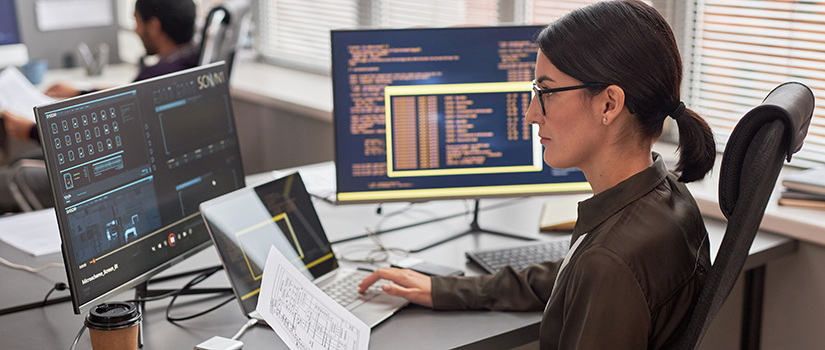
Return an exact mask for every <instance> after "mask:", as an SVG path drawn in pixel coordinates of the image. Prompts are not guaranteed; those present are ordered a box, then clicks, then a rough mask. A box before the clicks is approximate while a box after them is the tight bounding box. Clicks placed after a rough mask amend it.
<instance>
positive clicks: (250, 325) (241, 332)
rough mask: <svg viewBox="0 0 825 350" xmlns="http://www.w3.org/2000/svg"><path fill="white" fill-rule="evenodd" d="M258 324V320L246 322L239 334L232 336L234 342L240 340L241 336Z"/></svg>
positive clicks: (253, 319) (252, 319) (251, 319)
mask: <svg viewBox="0 0 825 350" xmlns="http://www.w3.org/2000/svg"><path fill="white" fill-rule="evenodd" d="M256 323H258V319H257V318H250V319H249V321H246V323H244V324H243V326H241V329H239V330H238V332H237V333H235V335H233V336H232V340H238V338H240V337H241V335H242V334H243V333H244V332H246V330H247V329H249V327H252V326H254V325H255V324H256Z"/></svg>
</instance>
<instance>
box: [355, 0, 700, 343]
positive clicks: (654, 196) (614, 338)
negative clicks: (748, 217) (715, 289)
mask: <svg viewBox="0 0 825 350" xmlns="http://www.w3.org/2000/svg"><path fill="white" fill-rule="evenodd" d="M537 42H538V45H539V48H540V49H539V52H538V57H537V60H536V68H535V77H536V80H535V81H534V86H533V89H534V91H535V95H534V97H533V101H532V102H531V104H530V106H529V108H528V110H527V113H526V116H525V118H526V120H527V121H529V122H530V123H532V124H536V125H538V127H539V136H540V137H541V143H542V145H543V146H544V161H545V163H547V165H549V166H551V167H556V168H572V167H577V168H579V169H581V170H582V171H583V172H584V175H585V177H586V178H587V181H588V182H589V183H590V186H591V188H592V189H593V196H592V197H591V198H589V199H587V200H584V201H582V202H580V203H579V206H578V221H577V222H576V225H575V228H574V230H573V234H572V240H571V247H570V252H569V253H568V255H567V257H565V258H564V260H562V261H553V262H546V263H541V264H537V265H533V266H531V267H528V268H526V269H524V270H523V271H514V270H513V269H512V268H510V267H507V268H505V269H503V270H501V271H500V272H499V273H497V274H495V275H486V276H477V277H428V276H425V275H421V274H419V273H416V272H413V271H410V270H403V269H395V268H383V269H378V270H376V271H375V272H374V273H373V274H372V275H370V276H369V277H367V278H366V279H364V281H363V282H362V283H361V285H360V292H364V291H365V290H366V288H367V287H369V286H370V285H372V284H373V283H375V282H377V281H378V280H379V279H385V280H389V281H391V282H392V283H386V284H383V285H382V289H383V290H384V291H385V292H386V293H388V294H392V295H397V296H401V297H404V298H407V299H409V300H410V301H412V302H414V303H417V304H421V305H424V306H429V307H433V308H435V309H439V310H456V309H489V310H544V314H543V317H542V321H541V327H540V334H539V343H540V347H541V348H542V349H671V348H676V347H678V346H679V344H680V342H681V339H682V338H683V337H684V334H685V331H686V329H687V325H688V323H689V320H690V317H691V310H693V308H694V306H695V303H696V300H697V299H698V297H699V293H700V291H701V290H702V287H703V286H704V284H705V280H706V278H707V271H708V269H709V267H710V258H709V255H710V254H709V247H708V239H707V231H706V229H705V225H704V222H703V220H702V216H701V214H700V212H699V209H698V207H697V205H696V202H695V200H694V199H693V197H692V196H691V195H690V193H689V192H688V189H687V187H686V186H685V185H684V183H686V182H691V181H694V180H698V179H701V178H703V177H704V176H705V174H706V173H708V172H709V171H710V170H711V169H712V167H713V163H714V158H715V155H716V153H715V151H716V149H715V144H714V141H713V136H712V133H711V130H710V127H709V126H708V124H707V123H706V122H705V121H704V120H703V119H702V118H701V117H700V116H699V115H697V114H696V113H695V112H693V111H691V110H690V109H687V108H685V105H684V103H682V102H681V100H680V91H679V90H680V86H681V82H682V81H681V80H682V61H681V57H680V55H679V52H678V49H677V47H676V41H675V40H674V36H673V33H672V31H671V29H670V27H669V26H668V24H667V22H666V21H665V20H664V18H662V16H661V15H660V14H659V13H658V12H657V11H656V10H655V9H654V8H652V7H651V6H649V5H646V4H644V3H643V2H641V1H638V0H618V1H606V2H601V3H597V4H595V5H591V6H588V7H584V8H581V9H578V10H575V11H572V12H570V13H569V14H567V15H566V16H564V17H563V18H561V19H559V20H558V21H556V22H554V23H552V24H550V25H549V26H548V27H546V28H545V29H544V30H542V31H541V33H540V34H539V35H538V39H537ZM668 117H670V118H672V119H674V120H675V121H676V124H677V125H678V128H679V150H680V154H679V162H678V164H677V166H676V172H675V173H674V172H670V171H669V170H668V169H667V168H666V166H665V163H664V161H663V160H662V157H661V156H660V155H659V154H657V153H655V152H652V146H653V143H654V142H655V141H656V140H657V139H658V138H659V136H660V135H661V133H662V126H663V123H664V120H665V119H666V118H668Z"/></svg>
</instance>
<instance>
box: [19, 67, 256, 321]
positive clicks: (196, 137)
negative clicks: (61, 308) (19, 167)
mask: <svg viewBox="0 0 825 350" xmlns="http://www.w3.org/2000/svg"><path fill="white" fill-rule="evenodd" d="M228 85H229V81H228V79H227V73H226V66H225V65H224V63H223V62H220V63H216V64H211V65H207V66H202V67H200V68H193V69H189V70H185V71H181V72H178V73H173V74H170V75H165V76H162V77H158V78H154V79H149V80H144V81H141V82H138V83H133V84H130V85H126V86H122V87H118V88H114V89H109V90H105V91H101V92H97V93H93V94H88V95H83V96H80V97H76V98H72V99H68V100H63V101H59V102H56V103H51V104H48V105H43V106H38V107H35V114H36V118H37V127H38V131H39V133H40V139H41V140H42V144H43V149H44V153H45V159H46V168H47V171H48V173H49V178H50V180H51V184H52V191H53V193H54V198H55V211H56V213H57V221H58V226H59V228H60V237H61V240H62V244H63V246H62V251H63V260H64V263H65V266H66V272H67V274H68V280H69V287H70V289H71V294H72V302H73V306H74V311H75V313H80V312H85V310H88V309H89V308H90V307H91V306H93V305H95V304H97V303H98V302H100V301H102V300H104V299H105V298H107V297H109V296H112V295H114V294H116V293H119V292H121V291H123V290H125V289H128V288H131V287H134V286H136V285H137V284H139V283H142V282H145V281H146V280H147V279H148V278H149V277H151V276H152V275H154V274H156V273H157V272H160V271H161V270H163V269H165V268H167V267H169V266H171V265H172V264H174V263H177V262H179V261H181V260H183V259H184V258H186V257H188V256H190V255H192V254H194V253H195V252H197V251H199V250H201V249H203V248H205V247H208V246H209V245H210V244H211V243H212V242H211V240H210V238H209V233H208V231H207V230H206V227H205V226H204V223H203V220H202V219H201V217H200V215H199V214H200V213H199V211H198V206H199V205H200V203H201V202H203V201H206V200H208V199H211V198H213V197H217V196H218V195H221V194H224V193H228V192H231V191H233V190H235V189H238V188H241V187H243V186H244V173H243V168H242V164H241V155H240V151H239V144H238V138H237V133H236V129H235V120H234V116H233V111H232V104H231V101H230V96H229V88H228Z"/></svg>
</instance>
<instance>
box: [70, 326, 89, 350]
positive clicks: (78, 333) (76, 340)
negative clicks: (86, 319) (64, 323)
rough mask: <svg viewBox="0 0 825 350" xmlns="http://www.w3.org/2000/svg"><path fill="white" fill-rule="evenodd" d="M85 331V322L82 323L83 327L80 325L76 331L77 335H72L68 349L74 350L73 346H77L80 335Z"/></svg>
mask: <svg viewBox="0 0 825 350" xmlns="http://www.w3.org/2000/svg"><path fill="white" fill-rule="evenodd" d="M85 331H86V324H85V323H84V324H83V327H80V332H77V336H76V337H74V341H73V342H72V346H70V347H69V350H74V347H75V346H77V342H78V341H80V336H82V335H83V332H85Z"/></svg>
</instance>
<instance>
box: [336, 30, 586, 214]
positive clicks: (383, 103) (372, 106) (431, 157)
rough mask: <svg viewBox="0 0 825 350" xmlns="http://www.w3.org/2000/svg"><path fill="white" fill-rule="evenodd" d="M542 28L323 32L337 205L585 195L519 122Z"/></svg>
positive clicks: (577, 175) (576, 175)
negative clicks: (548, 161)
mask: <svg viewBox="0 0 825 350" xmlns="http://www.w3.org/2000/svg"><path fill="white" fill-rule="evenodd" d="M542 28H543V27H542V26H501V27H451V28H410V29H376V30H335V31H332V38H331V39H332V83H333V100H334V112H333V115H334V123H335V146H336V149H335V165H336V184H337V202H338V203H355V202H390V201H426V200H433V199H448V198H471V199H478V198H484V197H498V196H527V195H540V194H555V193H570V192H584V191H589V190H590V187H589V185H588V184H587V182H586V180H585V178H584V175H583V174H582V172H581V171H580V170H578V169H554V168H550V167H548V166H547V165H545V164H544V162H543V155H542V152H543V150H542V146H541V144H540V142H539V141H540V139H539V138H538V135H537V130H538V129H537V127H535V126H532V125H530V124H529V123H527V122H526V121H525V120H524V115H525V113H526V111H527V108H528V106H529V105H530V101H531V98H532V87H531V80H532V79H533V75H534V67H535V62H536V54H537V52H538V45H537V44H536V43H535V42H534V39H535V36H536V35H537V34H538V32H539V31H540V30H541V29H542Z"/></svg>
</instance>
